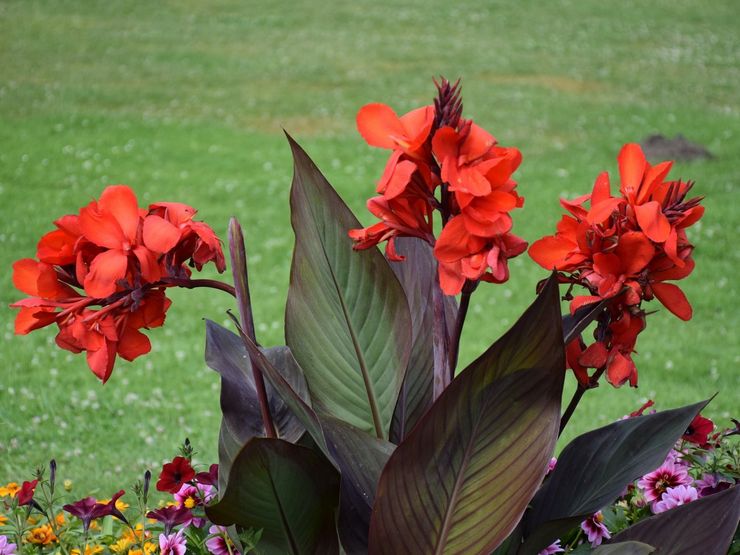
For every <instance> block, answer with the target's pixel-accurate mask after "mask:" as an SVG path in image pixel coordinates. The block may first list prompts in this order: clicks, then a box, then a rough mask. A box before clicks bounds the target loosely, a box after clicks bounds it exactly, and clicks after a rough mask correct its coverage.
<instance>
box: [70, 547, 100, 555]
mask: <svg viewBox="0 0 740 555" xmlns="http://www.w3.org/2000/svg"><path fill="white" fill-rule="evenodd" d="M102 552H103V546H102V545H86V546H85V555H98V553H102ZM81 554H82V551H80V550H79V549H77V548H75V549H73V550H72V551H71V555H81Z"/></svg>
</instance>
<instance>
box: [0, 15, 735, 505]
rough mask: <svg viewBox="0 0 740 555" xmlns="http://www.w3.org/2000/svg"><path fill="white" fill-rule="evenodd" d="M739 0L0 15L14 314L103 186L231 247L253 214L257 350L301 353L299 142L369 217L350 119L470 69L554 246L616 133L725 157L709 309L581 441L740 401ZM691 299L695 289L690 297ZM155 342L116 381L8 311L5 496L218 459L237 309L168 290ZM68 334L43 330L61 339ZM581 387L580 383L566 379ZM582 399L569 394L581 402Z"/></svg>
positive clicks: (690, 283) (474, 327) (473, 325)
mask: <svg viewBox="0 0 740 555" xmlns="http://www.w3.org/2000/svg"><path fill="white" fill-rule="evenodd" d="M735 15H736V14H735V8H734V3H733V2H731V1H729V0H728V1H723V2H720V1H718V2H713V3H712V4H711V5H706V4H701V3H696V2H690V1H678V2H676V1H671V2H668V1H661V2H650V3H648V2H623V3H620V4H619V9H618V10H617V8H615V7H613V6H608V7H607V6H604V5H603V3H600V2H596V1H590V0H589V1H587V2H575V1H573V2H559V3H538V2H534V1H532V2H517V3H514V4H512V3H485V4H481V3H480V2H467V1H465V2H456V3H453V4H451V3H448V2H442V1H436V0H435V1H425V2H415V3H413V4H409V3H407V5H406V6H405V7H404V8H398V7H396V6H395V4H394V3H392V2H356V3H351V4H348V5H346V6H338V7H324V8H320V7H319V6H318V5H317V4H316V3H315V2H308V1H305V2H270V3H264V2H256V1H254V2H235V1H226V0H224V1H219V2H212V3H208V4H207V5H206V4H202V3H199V2H167V3H165V2H162V3H157V4H151V3H149V2H125V3H105V2H81V1H80V2H54V3H49V2H34V1H6V2H3V3H2V4H0V243H1V244H2V247H3V248H2V250H0V267H2V268H4V270H3V272H2V273H1V274H0V300H2V303H3V304H6V305H7V304H8V303H10V302H12V301H13V300H15V299H17V298H19V297H20V294H19V293H18V292H16V291H14V290H13V288H12V285H11V280H10V277H11V272H10V264H11V263H12V261H13V260H15V259H18V258H21V257H25V256H32V255H33V252H34V249H35V242H36V241H37V239H38V237H40V235H41V234H42V233H43V232H44V231H46V230H49V229H51V221H52V219H54V218H55V217H57V216H59V215H61V214H64V213H68V212H72V211H75V210H77V209H78V208H79V207H80V206H82V205H83V204H85V203H86V202H88V201H89V200H90V199H91V198H93V197H95V196H98V195H99V194H100V192H101V191H102V189H103V187H104V186H105V185H107V184H110V183H128V184H130V185H131V186H132V187H134V189H135V190H136V191H137V193H138V195H139V200H140V202H141V204H144V203H146V202H150V201H156V200H177V201H181V202H186V203H188V204H191V205H193V206H195V207H197V208H198V209H199V210H200V213H199V215H200V217H201V218H203V219H205V220H206V221H207V222H208V223H210V224H211V225H212V226H213V227H214V229H215V230H216V231H217V232H218V233H219V234H220V235H221V236H222V237H225V235H226V227H227V222H228V217H229V216H231V215H237V216H238V217H239V218H240V220H241V222H242V224H243V226H244V228H245V233H246V235H247V241H248V248H249V252H250V276H251V278H252V295H253V304H254V309H255V316H256V318H257V322H258V329H257V334H258V339H259V340H260V341H261V342H263V343H265V344H268V345H269V344H277V343H281V344H282V343H283V338H282V337H281V335H282V331H281V330H282V322H283V310H284V305H285V296H286V293H287V283H288V271H289V265H290V253H291V249H292V242H293V238H292V234H291V230H290V226H289V218H288V191H289V186H290V179H291V169H292V164H291V161H290V150H289V148H288V145H287V143H286V141H285V139H284V136H283V134H282V128H285V129H286V130H288V131H289V132H290V133H291V134H292V135H293V136H294V137H295V138H296V139H297V140H299V141H300V142H301V144H302V145H303V146H304V147H305V148H306V149H307V150H308V152H309V154H310V155H311V156H312V158H313V159H314V160H315V161H316V162H317V164H318V165H319V166H320V168H321V169H322V170H323V171H324V173H325V174H326V176H327V178H328V179H329V180H330V182H331V183H332V184H333V185H334V186H335V187H336V188H337V190H338V191H339V192H340V194H341V195H342V196H343V198H344V199H345V200H346V201H347V203H348V204H349V205H350V207H351V208H352V209H353V210H354V211H355V213H356V214H357V216H358V217H359V218H360V220H361V221H363V223H369V222H370V221H371V219H370V218H369V217H368V215H367V214H366V213H365V211H364V200H365V199H366V198H367V197H368V196H369V195H370V194H371V192H372V191H373V187H374V182H375V180H376V179H377V178H378V177H379V176H380V173H381V171H382V165H383V163H384V160H385V157H386V153H385V152H382V151H376V150H371V149H369V148H368V147H367V146H366V145H365V143H364V141H363V140H362V139H361V138H360V136H359V135H358V134H357V133H356V131H355V128H354V115H355V113H356V111H357V109H358V108H359V107H360V106H361V105H362V104H364V103H366V102H370V101H383V102H386V103H388V104H391V105H393V106H394V107H395V108H396V109H397V110H398V111H399V112H403V111H405V110H407V109H410V108H413V107H416V106H418V105H421V104H423V103H427V102H429V101H430V100H431V98H432V97H433V94H434V89H433V86H432V84H431V79H430V78H431V77H432V76H434V75H439V74H444V75H446V76H448V77H450V78H454V77H456V76H462V77H463V79H464V98H465V113H466V114H467V115H468V116H469V117H473V118H475V120H476V122H478V123H479V124H480V125H482V126H483V127H484V128H486V129H489V130H490V131H491V132H493V133H494V135H496V136H497V137H498V139H499V140H500V141H501V142H502V144H504V145H515V146H518V147H520V148H521V150H522V152H523V154H524V163H523V165H522V167H521V169H520V170H519V172H518V173H517V176H518V178H519V182H520V189H519V190H520V192H521V194H523V195H524V196H525V197H526V199H527V200H526V204H525V207H524V209H523V210H521V211H518V213H517V214H515V232H516V233H517V234H519V235H521V236H523V237H524V238H526V239H528V240H529V241H533V240H534V239H536V238H538V237H540V236H541V235H543V234H545V233H552V232H553V230H554V225H555V222H556V220H557V218H558V217H559V214H560V208H559V206H558V203H557V197H558V196H560V195H565V196H570V197H572V196H576V195H578V194H582V193H585V192H588V191H589V190H590V188H591V185H592V184H593V180H594V178H595V177H596V175H597V174H598V172H599V171H601V170H603V169H608V170H609V171H610V172H611V173H612V175H616V154H617V152H618V150H619V147H620V146H621V144H622V143H624V142H627V141H634V140H640V139H642V138H644V137H646V136H647V135H649V134H651V133H656V132H660V133H663V134H665V135H668V136H673V135H675V134H676V133H683V134H684V135H686V136H687V137H688V138H689V139H690V140H692V141H695V142H698V143H701V144H703V145H706V146H707V147H708V148H709V150H710V151H711V152H712V153H713V154H714V155H715V158H714V159H713V160H710V161H702V162H695V163H692V164H677V165H676V166H675V167H674V170H673V172H672V173H671V175H672V176H675V177H679V176H680V177H683V178H692V179H695V180H696V181H697V186H696V189H695V191H696V192H697V193H698V194H704V195H706V196H707V199H706V201H705V205H706V206H707V215H706V216H705V218H704V220H703V221H702V222H701V223H700V224H699V225H697V226H696V227H695V228H694V229H692V231H695V233H694V234H693V235H692V240H693V242H694V243H695V244H696V245H697V252H696V259H697V269H696V271H695V273H694V274H693V275H692V276H691V277H690V278H688V279H687V280H686V282H685V291H686V293H687V294H688V296H689V299H690V300H691V302H692V304H693V306H694V310H695V314H696V316H695V318H694V320H693V321H692V322H691V323H689V324H683V323H682V322H679V321H678V320H677V319H676V318H674V317H672V316H670V315H668V314H666V313H665V311H661V314H660V315H656V316H653V317H651V318H650V319H649V324H648V325H649V327H648V330H647V331H646V332H645V333H644V334H643V335H642V336H641V337H640V353H639V355H638V356H637V357H636V358H635V360H636V362H637V365H638V368H639V371H640V388H639V390H629V389H628V388H626V387H624V388H622V389H620V390H618V391H614V390H612V389H611V388H609V387H602V388H600V390H597V391H595V392H590V393H589V394H588V395H586V398H585V399H584V402H583V403H582V404H581V406H579V409H578V412H577V413H576V416H575V419H574V421H573V423H572V424H571V426H569V428H568V431H567V433H566V439H568V438H572V437H573V436H574V435H576V434H577V433H581V432H583V431H585V430H587V429H591V428H593V427H595V426H596V425H601V424H604V423H607V422H610V421H612V420H614V419H616V418H618V417H620V416H621V415H623V414H625V413H628V412H629V411H630V410H633V409H634V408H636V407H637V406H639V404H640V403H641V401H642V400H644V399H646V398H647V397H653V398H655V399H656V400H657V401H658V403H659V404H660V406H661V407H666V408H667V407H669V406H678V405H682V404H687V403H690V402H694V401H696V400H697V399H701V398H706V397H708V396H709V395H711V394H712V393H714V392H715V391H721V394H720V395H719V396H718V397H717V398H716V399H715V400H714V401H713V402H712V404H711V405H710V407H709V410H708V411H707V414H708V415H709V416H711V417H713V418H715V419H717V420H718V424H720V425H724V424H725V423H726V420H725V419H724V418H725V417H727V416H729V411H731V410H732V409H733V408H734V407H735V406H736V402H737V385H738V378H739V377H740V376H739V375H738V372H737V371H736V366H737V362H738V360H740V353H738V351H737V345H738V344H739V342H738V337H737V331H736V330H737V329H738V324H739V322H738V316H737V313H738V303H737V301H736V298H737V281H736V280H735V279H733V276H734V273H733V272H734V271H735V270H736V268H737V267H738V252H739V251H738V249H737V248H734V246H735V243H734V241H733V240H732V237H733V236H735V234H736V233H737V230H738V219H737V216H736V211H734V210H733V199H734V196H733V192H734V191H735V189H736V184H737V182H738V179H739V178H740V169H738V165H737V162H736V155H737V152H738V151H740V107H739V106H738V103H737V95H738V91H739V90H740V67H739V66H738V62H737V60H738V59H740V56H739V55H740V47H739V46H738V42H737V40H736V33H735V27H734V24H733V21H736V17H735ZM511 274H512V277H511V281H510V282H509V283H507V284H505V285H503V286H489V287H483V286H482V287H481V288H480V289H479V291H478V292H477V293H476V295H475V297H474V300H473V305H474V306H473V308H472V309H471V314H470V316H469V319H468V322H467V323H466V328H465V333H464V338H463V351H462V353H461V364H460V367H464V366H465V365H466V364H467V362H469V361H470V360H472V359H473V358H474V357H475V356H476V355H477V354H478V353H480V352H481V351H482V350H483V349H484V348H485V347H486V346H488V345H489V344H490V343H491V342H492V341H493V340H494V339H495V338H496V337H498V336H499V335H501V333H502V332H503V331H505V330H506V329H507V327H508V326H509V325H511V324H512V323H513V321H514V319H515V318H516V316H517V315H518V314H520V313H521V312H522V311H523V309H524V308H525V307H526V306H527V305H528V304H529V302H530V301H531V299H532V298H533V295H534V286H535V283H536V281H537V280H539V279H542V278H544V277H545V273H544V272H543V271H542V270H541V269H539V268H538V267H537V266H536V265H535V264H534V263H533V262H531V261H530V260H529V259H528V258H526V257H524V256H522V257H520V258H518V259H515V260H513V261H512V271H511ZM683 285H684V283H682V287H683ZM173 297H174V305H173V307H172V309H171V310H170V312H169V317H168V321H167V323H166V325H165V327H164V328H162V329H158V330H154V331H153V332H152V333H151V337H152V343H153V345H154V352H153V353H152V354H151V355H149V356H146V357H142V358H141V359H140V360H138V361H136V362H135V363H133V364H129V363H124V362H121V363H119V365H118V367H117V369H116V371H115V372H114V375H113V377H112V378H111V380H110V382H109V383H108V384H107V385H106V387H104V388H101V387H100V386H99V384H98V382H97V381H96V379H95V378H94V377H93V376H92V374H91V373H90V372H89V371H88V370H87V368H86V366H85V363H84V360H83V359H82V358H79V357H74V356H72V355H70V354H68V353H66V352H64V351H61V350H59V349H57V348H55V347H52V346H51V345H52V343H53V334H52V333H47V332H37V333H36V334H33V335H32V336H28V337H15V336H13V333H12V331H13V327H12V320H13V314H12V313H11V311H9V310H3V311H0V326H2V332H3V339H4V341H3V342H2V344H0V356H1V357H2V360H3V361H4V363H5V364H4V366H5V368H4V371H3V372H2V373H0V430H2V431H0V455H1V456H0V461H1V462H0V482H2V481H8V480H10V479H19V478H21V477H24V476H27V474H28V472H29V470H30V467H31V466H32V465H34V464H39V463H41V462H44V461H46V460H48V458H49V457H50V456H52V455H53V456H56V457H57V460H58V462H59V464H60V467H61V468H63V469H64V474H65V475H66V476H65V477H72V478H73V479H75V480H77V481H78V482H80V483H81V484H82V483H84V486H82V487H84V488H85V493H88V491H87V490H88V489H89V488H93V487H98V486H100V487H102V486H106V487H108V486H109V485H112V484H115V485H116V486H118V485H126V484H127V483H129V482H130V481H131V480H133V478H134V477H135V476H138V475H139V474H140V472H143V470H144V468H145V467H148V466H154V465H158V464H160V463H161V461H162V459H164V458H166V457H167V456H168V455H170V454H171V453H172V451H173V449H175V447H176V446H177V445H178V444H179V443H180V442H181V441H182V439H183V438H184V437H185V436H189V437H190V438H191V440H192V441H193V443H194V444H195V445H196V446H198V447H200V448H201V455H200V457H201V458H202V459H204V460H208V461H213V460H215V458H216V438H217V433H218V426H219V414H218V389H219V377H218V375H217V374H216V373H214V372H212V371H210V370H208V369H207V368H206V366H205V363H204V361H203V344H204V337H205V334H204V323H203V321H202V320H201V317H208V318H211V319H213V320H215V321H216V322H220V323H223V324H225V325H226V322H227V318H226V317H225V314H224V311H225V310H226V309H227V308H231V307H232V301H231V299H230V298H229V297H228V296H226V295H221V294H219V293H218V292H213V291H205V292H202V291H177V292H173ZM49 331H50V330H49ZM568 381H569V382H570V383H569V385H570V386H571V387H572V385H573V382H574V380H568ZM565 395H568V397H569V396H570V389H567V390H566V393H565Z"/></svg>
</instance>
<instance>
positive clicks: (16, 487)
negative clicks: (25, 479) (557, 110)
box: [0, 482, 21, 497]
mask: <svg viewBox="0 0 740 555" xmlns="http://www.w3.org/2000/svg"><path fill="white" fill-rule="evenodd" d="M20 489H21V486H20V484H18V483H17V482H8V483H7V484H5V485H4V486H2V487H0V497H15V496H16V494H17V493H18V492H19V491H20Z"/></svg>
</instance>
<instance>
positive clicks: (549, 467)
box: [547, 457, 558, 474]
mask: <svg viewBox="0 0 740 555" xmlns="http://www.w3.org/2000/svg"><path fill="white" fill-rule="evenodd" d="M557 464H558V459H557V458H555V457H553V458H551V459H550V462H549V463H547V473H548V474H550V473H551V472H552V471H553V470H555V465H557Z"/></svg>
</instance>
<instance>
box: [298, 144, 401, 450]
mask: <svg viewBox="0 0 740 555" xmlns="http://www.w3.org/2000/svg"><path fill="white" fill-rule="evenodd" d="M288 139H289V141H290V146H291V149H292V151H293V160H294V176H293V186H292V188H291V195H290V204H291V221H292V224H293V230H294V232H295V236H296V242H295V250H294V252H293V264H292V267H291V274H290V288H289V290H288V303H287V307H286V316H285V320H286V322H285V337H286V341H287V343H288V346H289V347H290V349H291V351H292V352H293V356H295V358H296V360H297V361H298V363H299V364H300V366H301V368H303V371H304V372H305V375H306V380H307V381H308V384H309V388H310V390H311V396H312V399H313V400H314V403H315V404H317V405H318V406H321V407H322V409H323V410H324V411H325V412H327V413H329V414H331V415H333V416H335V417H336V418H339V419H340V420H344V421H345V422H348V423H349V424H352V425H353V426H355V427H357V428H359V429H361V430H365V431H367V432H370V433H372V434H373V435H375V436H376V437H380V438H387V437H388V432H389V428H390V423H391V419H392V417H393V409H394V408H395V406H396V401H397V399H398V392H399V391H400V389H401V383H402V381H403V375H404V372H405V370H406V366H407V364H408V360H409V353H410V351H411V317H410V315H409V309H408V303H407V302H406V296H405V294H404V292H403V289H402V288H401V285H400V283H399V282H398V279H397V278H396V276H395V275H394V274H393V271H392V270H391V268H390V266H389V265H388V262H387V261H386V260H385V258H384V257H383V255H382V254H381V253H380V251H378V250H377V249H368V250H364V251H354V250H353V249H352V240H351V239H350V238H349V236H348V235H347V232H348V230H349V229H352V228H358V227H360V224H359V222H358V221H357V219H356V218H355V217H354V215H352V213H351V212H350V210H349V208H347V206H346V205H345V204H344V202H343V201H342V200H341V199H340V198H339V196H338V195H337V193H336V191H334V189H333V188H332V187H331V185H329V183H328V182H327V181H326V179H325V178H324V176H323V175H322V174H321V172H320V171H319V170H318V168H317V167H316V166H315V165H314V163H313V162H312V161H311V159H310V158H309V157H308V155H307V154H306V153H305V152H304V151H303V149H301V147H300V146H298V144H297V143H295V141H293V140H292V139H291V138H290V137H289V138H288Z"/></svg>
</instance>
